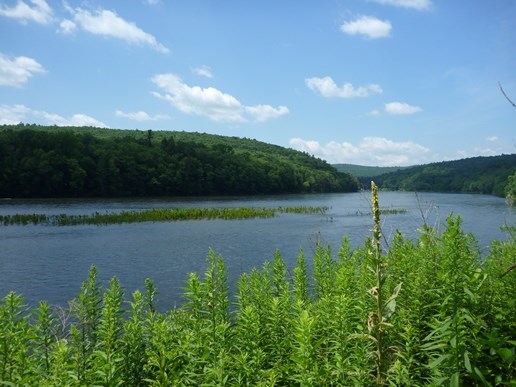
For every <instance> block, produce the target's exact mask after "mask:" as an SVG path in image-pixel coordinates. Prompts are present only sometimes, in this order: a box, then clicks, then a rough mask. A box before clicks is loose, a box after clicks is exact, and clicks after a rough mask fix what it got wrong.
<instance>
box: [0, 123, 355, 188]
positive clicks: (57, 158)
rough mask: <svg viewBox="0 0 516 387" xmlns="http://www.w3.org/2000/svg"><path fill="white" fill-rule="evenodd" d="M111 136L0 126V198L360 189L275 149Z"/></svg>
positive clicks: (317, 163) (345, 177)
mask: <svg viewBox="0 0 516 387" xmlns="http://www.w3.org/2000/svg"><path fill="white" fill-rule="evenodd" d="M42 129H43V130H42ZM116 132H117V133H116V135H111V136H110V135H104V136H103V137H101V136H96V135H94V134H92V133H95V132H92V131H85V132H84V133H81V132H80V130H66V129H61V128H60V129H59V130H53V129H52V128H51V127H44V128H41V127H36V128H34V127H32V126H24V125H21V126H20V125H17V126H14V127H9V126H4V127H3V128H2V129H0V197H127V196H194V195H247V194H282V193H305V192H306V193H312V192H313V193H317V192H352V191H356V190H357V189H358V183H357V180H356V179H355V178H354V177H352V176H351V175H349V174H345V173H340V172H337V171H336V170H335V169H334V168H333V167H331V166H330V165H329V164H327V163H326V162H324V161H322V160H319V159H315V158H313V157H310V156H308V155H304V154H301V153H300V152H295V151H292V150H285V152H284V153H282V152H281V149H282V148H281V147H278V148H279V149H278V150H276V151H275V152H274V153H267V152H265V151H262V152H253V151H252V150H244V151H241V150H239V149H238V148H234V147H233V146H230V145H227V144H225V143H224V142H223V141H222V140H223V139H222V138H221V139H219V141H217V142H214V143H211V144H208V145H207V144H204V143H202V142H194V141H188V140H176V139H175V137H174V135H173V132H171V134H170V135H168V136H166V135H164V134H163V132H160V136H154V133H153V132H152V131H151V130H149V131H147V132H141V131H135V132H134V133H129V132H131V131H116ZM103 133H104V132H103ZM125 133H127V135H124V134H125ZM104 134H105V133H104ZM283 149H284V148H283ZM292 152H294V153H292ZM298 153H299V155H298ZM293 155H294V156H295V157H293ZM312 159H313V160H312Z"/></svg>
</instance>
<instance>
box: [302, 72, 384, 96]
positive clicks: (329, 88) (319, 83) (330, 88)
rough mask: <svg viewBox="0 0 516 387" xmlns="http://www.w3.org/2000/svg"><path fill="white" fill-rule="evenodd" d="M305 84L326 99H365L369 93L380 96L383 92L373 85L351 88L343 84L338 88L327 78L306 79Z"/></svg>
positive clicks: (347, 84)
mask: <svg viewBox="0 0 516 387" xmlns="http://www.w3.org/2000/svg"><path fill="white" fill-rule="evenodd" d="M305 83H306V86H308V88H309V89H310V90H312V91H315V92H316V93H319V94H320V95H322V96H323V97H326V98H356V97H367V96H368V95H369V94H370V93H375V94H381V93H382V92H383V90H382V88H381V87H380V86H379V85H377V84H374V83H372V84H369V85H367V86H359V87H357V88H355V87H353V85H352V84H351V83H344V84H343V85H342V86H341V87H339V86H337V84H336V83H335V82H334V81H333V79H332V78H331V77H328V76H326V77H324V78H318V77H313V78H306V79H305Z"/></svg>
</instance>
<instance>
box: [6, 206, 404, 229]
mask: <svg viewBox="0 0 516 387" xmlns="http://www.w3.org/2000/svg"><path fill="white" fill-rule="evenodd" d="M327 210H328V207H325V206H321V207H313V206H308V207H306V206H305V207H301V206H297V207H278V208H253V207H239V208H153V209H150V210H141V211H121V212H118V213H116V212H105V213H98V212H95V213H93V214H91V215H67V214H60V215H44V214H15V215H0V224H3V225H4V226H11V225H20V224H21V225H27V224H50V225H54V226H76V225H79V224H94V225H97V226H101V225H106V224H117V223H118V224H120V223H137V222H173V221H182V220H201V219H203V220H212V219H224V220H230V219H254V218H272V217H274V216H276V214H325V213H326V211H327ZM389 211H390V212H391V213H398V211H399V210H389Z"/></svg>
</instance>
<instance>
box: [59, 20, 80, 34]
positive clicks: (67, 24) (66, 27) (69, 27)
mask: <svg viewBox="0 0 516 387" xmlns="http://www.w3.org/2000/svg"><path fill="white" fill-rule="evenodd" d="M76 28H77V25H76V24H75V23H74V22H73V21H71V20H70V19H64V20H63V21H62V22H61V23H60V24H59V31H60V32H62V33H64V34H71V33H72V32H74V31H75V29H76Z"/></svg>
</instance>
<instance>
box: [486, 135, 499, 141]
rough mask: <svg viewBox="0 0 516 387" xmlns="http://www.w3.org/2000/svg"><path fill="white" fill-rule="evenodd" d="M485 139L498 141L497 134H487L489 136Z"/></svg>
mask: <svg viewBox="0 0 516 387" xmlns="http://www.w3.org/2000/svg"><path fill="white" fill-rule="evenodd" d="M486 141H489V142H497V141H498V136H489V137H486Z"/></svg>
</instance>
